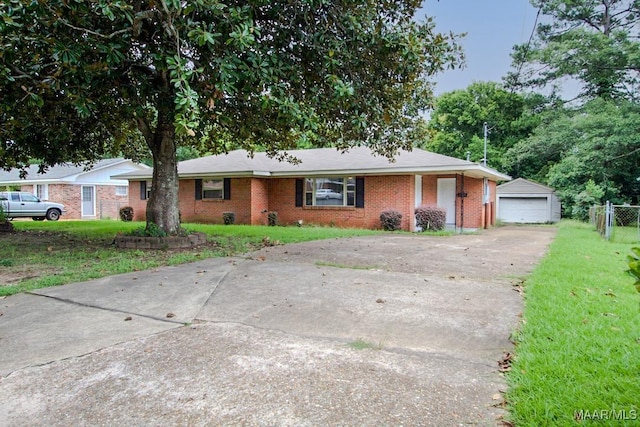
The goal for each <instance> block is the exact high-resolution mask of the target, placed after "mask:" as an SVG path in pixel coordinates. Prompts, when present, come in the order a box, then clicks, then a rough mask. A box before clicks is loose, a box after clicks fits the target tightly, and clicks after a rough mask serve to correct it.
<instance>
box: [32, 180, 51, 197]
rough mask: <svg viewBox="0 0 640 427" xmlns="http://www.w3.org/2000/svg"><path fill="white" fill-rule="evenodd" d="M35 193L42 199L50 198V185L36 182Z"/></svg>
mask: <svg viewBox="0 0 640 427" xmlns="http://www.w3.org/2000/svg"><path fill="white" fill-rule="evenodd" d="M33 194H35V195H36V196H37V197H38V198H39V199H40V200H47V199H48V198H49V186H48V185H47V184H36V185H35V188H34V192H33Z"/></svg>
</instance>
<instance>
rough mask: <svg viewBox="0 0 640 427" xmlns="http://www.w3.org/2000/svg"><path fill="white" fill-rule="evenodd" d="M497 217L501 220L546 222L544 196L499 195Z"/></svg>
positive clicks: (546, 208) (547, 214)
mask: <svg viewBox="0 0 640 427" xmlns="http://www.w3.org/2000/svg"><path fill="white" fill-rule="evenodd" d="M498 219H499V220H501V221H503V222H523V223H536V222H538V223H539V222H547V221H549V220H550V218H549V206H548V205H547V198H546V197H501V198H500V206H499V207H498Z"/></svg>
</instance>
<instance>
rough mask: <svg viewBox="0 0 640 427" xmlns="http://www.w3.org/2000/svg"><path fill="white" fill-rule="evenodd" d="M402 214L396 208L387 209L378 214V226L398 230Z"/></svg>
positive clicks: (387, 229) (388, 229) (386, 229)
mask: <svg viewBox="0 0 640 427" xmlns="http://www.w3.org/2000/svg"><path fill="white" fill-rule="evenodd" d="M401 223H402V214H401V213H400V212H398V211H396V210H393V209H389V210H386V211H384V212H382V213H381V214H380V226H381V227H382V229H383V230H385V231H396V230H400V226H401V225H400V224H401Z"/></svg>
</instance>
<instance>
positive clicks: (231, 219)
mask: <svg viewBox="0 0 640 427" xmlns="http://www.w3.org/2000/svg"><path fill="white" fill-rule="evenodd" d="M222 222H224V225H232V224H234V223H235V222H236V214H235V213H233V212H222Z"/></svg>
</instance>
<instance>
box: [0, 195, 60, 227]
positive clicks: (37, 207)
mask: <svg viewBox="0 0 640 427" xmlns="http://www.w3.org/2000/svg"><path fill="white" fill-rule="evenodd" d="M0 206H2V210H3V212H4V215H5V216H6V217H7V219H13V218H29V217H31V218H33V220H34V221H43V220H44V219H48V220H49V221H57V220H58V219H60V216H61V215H62V213H63V212H64V205H61V204H60V203H52V202H43V201H42V200H40V199H39V198H38V197H36V196H34V195H33V194H31V193H24V192H21V191H0Z"/></svg>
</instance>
